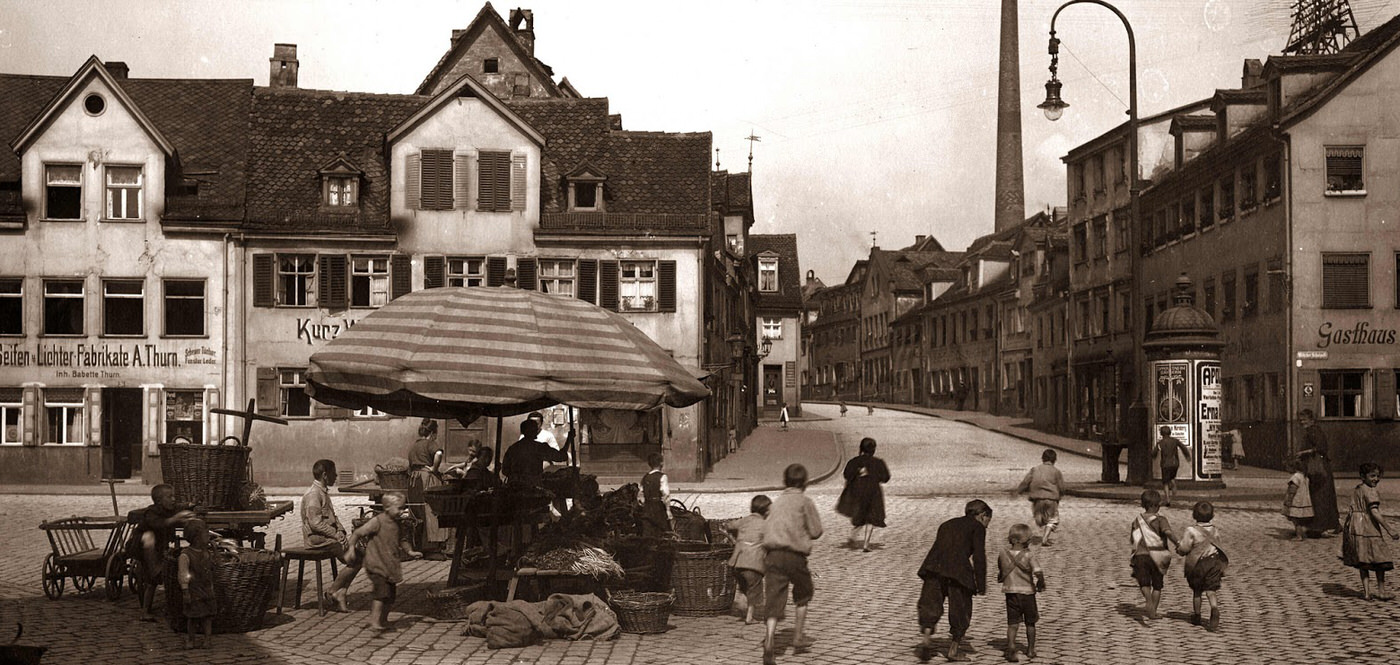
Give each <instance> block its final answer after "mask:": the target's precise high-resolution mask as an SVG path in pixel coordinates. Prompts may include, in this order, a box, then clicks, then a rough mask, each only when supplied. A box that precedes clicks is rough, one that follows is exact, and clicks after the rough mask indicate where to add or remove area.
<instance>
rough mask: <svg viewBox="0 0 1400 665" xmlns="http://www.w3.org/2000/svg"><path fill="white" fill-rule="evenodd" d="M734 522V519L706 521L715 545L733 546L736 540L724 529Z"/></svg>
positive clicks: (711, 539) (711, 540)
mask: <svg viewBox="0 0 1400 665" xmlns="http://www.w3.org/2000/svg"><path fill="white" fill-rule="evenodd" d="M733 521H734V520H732V519H728V520H705V523H706V524H708V525H709V527H710V542H711V543H713V544H715V545H733V544H734V538H733V537H731V536H730V535H729V532H728V531H725V530H724V527H726V526H728V525H729V523H730V522H733Z"/></svg>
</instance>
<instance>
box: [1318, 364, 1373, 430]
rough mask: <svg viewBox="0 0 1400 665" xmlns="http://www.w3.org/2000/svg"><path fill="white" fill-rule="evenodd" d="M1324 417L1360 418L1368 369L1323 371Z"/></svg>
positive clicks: (1321, 377) (1321, 376)
mask: <svg viewBox="0 0 1400 665" xmlns="http://www.w3.org/2000/svg"><path fill="white" fill-rule="evenodd" d="M1319 378H1320V379H1321V383H1322V414H1321V416H1322V417H1323V418H1358V417H1361V416H1362V414H1363V411H1362V405H1363V403H1364V400H1365V397H1366V370H1337V371H1324V372H1321V375H1320V377H1319Z"/></svg>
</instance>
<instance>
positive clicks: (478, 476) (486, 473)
mask: <svg viewBox="0 0 1400 665" xmlns="http://www.w3.org/2000/svg"><path fill="white" fill-rule="evenodd" d="M493 452H494V451H492V450H491V448H490V446H482V447H481V448H480V450H479V451H478V452H477V455H476V458H475V459H473V460H472V465H471V466H470V467H467V470H466V472H465V473H464V474H463V475H462V480H464V481H465V482H466V485H467V486H468V487H471V488H474V489H483V490H484V489H490V488H492V487H499V486H500V484H501V479H500V478H497V477H496V474H494V473H491V454H492V453H493Z"/></svg>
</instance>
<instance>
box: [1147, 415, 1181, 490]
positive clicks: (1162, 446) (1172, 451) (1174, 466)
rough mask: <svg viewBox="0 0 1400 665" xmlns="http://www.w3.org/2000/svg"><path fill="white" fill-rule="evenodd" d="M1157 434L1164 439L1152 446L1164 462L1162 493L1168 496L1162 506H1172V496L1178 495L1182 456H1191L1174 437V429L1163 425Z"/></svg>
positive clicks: (1162, 463) (1162, 465)
mask: <svg viewBox="0 0 1400 665" xmlns="http://www.w3.org/2000/svg"><path fill="white" fill-rule="evenodd" d="M1157 433H1158V434H1160V435H1162V438H1160V439H1158V440H1157V442H1156V443H1154V444H1152V448H1153V452H1155V453H1157V454H1158V455H1160V457H1161V460H1162V461H1161V467H1162V491H1163V492H1165V493H1166V495H1167V498H1166V500H1165V501H1163V502H1162V505H1164V506H1170V505H1172V495H1173V494H1175V493H1176V474H1177V471H1178V470H1180V469H1181V456H1182V455H1188V456H1189V453H1187V452H1186V446H1185V445H1183V444H1182V443H1181V441H1178V440H1177V438H1176V437H1174V436H1172V428H1170V427H1167V426H1166V425H1163V426H1161V427H1160V428H1158V430H1157Z"/></svg>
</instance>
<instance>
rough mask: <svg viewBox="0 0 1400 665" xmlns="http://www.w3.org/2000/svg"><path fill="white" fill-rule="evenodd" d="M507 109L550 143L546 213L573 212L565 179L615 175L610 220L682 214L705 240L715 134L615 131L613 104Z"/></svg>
mask: <svg viewBox="0 0 1400 665" xmlns="http://www.w3.org/2000/svg"><path fill="white" fill-rule="evenodd" d="M505 105H506V106H507V107H508V108H510V109H511V110H512V111H514V112H515V113H517V114H518V115H519V117H520V118H522V119H523V120H524V122H526V123H528V124H529V125H530V126H531V127H533V128H535V129H536V130H538V131H539V133H540V134H541V135H543V136H544V138H545V144H544V150H543V152H542V165H541V166H542V169H541V181H540V198H541V200H542V201H541V203H542V207H541V211H542V212H543V213H560V212H565V211H566V209H567V204H568V197H567V193H568V190H567V189H566V186H567V183H566V182H565V176H566V175H567V174H568V173H570V172H572V171H574V170H575V169H577V168H578V167H579V165H581V164H585V163H586V164H591V165H593V166H594V167H595V168H597V169H598V170H599V171H601V172H602V173H605V174H607V176H608V181H607V185H606V188H605V192H606V195H607V197H608V198H607V213H598V214H607V215H612V214H618V213H636V214H652V215H671V214H681V215H684V216H685V219H686V220H689V221H684V224H686V225H688V226H693V227H695V228H693V229H692V230H696V231H699V232H705V231H706V230H707V229H708V224H709V221H708V220H709V214H710V167H709V160H710V133H709V132H693V133H666V132H636V131H622V130H611V129H609V128H608V100H607V99H606V98H598V99H568V98H550V99H534V98H532V99H513V100H510V101H507V102H505Z"/></svg>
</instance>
